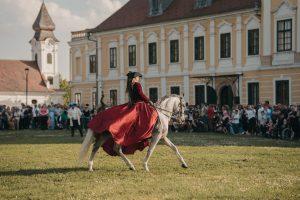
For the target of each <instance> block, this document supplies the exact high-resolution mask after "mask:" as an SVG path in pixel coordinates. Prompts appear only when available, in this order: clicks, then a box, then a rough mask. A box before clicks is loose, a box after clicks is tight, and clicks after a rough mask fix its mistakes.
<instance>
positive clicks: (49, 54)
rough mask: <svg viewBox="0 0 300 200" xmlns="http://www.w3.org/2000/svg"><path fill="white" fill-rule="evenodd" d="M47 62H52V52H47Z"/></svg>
mask: <svg viewBox="0 0 300 200" xmlns="http://www.w3.org/2000/svg"><path fill="white" fill-rule="evenodd" d="M47 63H48V64H52V54H51V53H48V54H47Z"/></svg>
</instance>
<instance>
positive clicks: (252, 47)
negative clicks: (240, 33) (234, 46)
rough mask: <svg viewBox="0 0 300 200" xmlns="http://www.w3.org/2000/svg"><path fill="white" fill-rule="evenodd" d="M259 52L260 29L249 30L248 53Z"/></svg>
mask: <svg viewBox="0 0 300 200" xmlns="http://www.w3.org/2000/svg"><path fill="white" fill-rule="evenodd" d="M258 54H259V29H253V30H248V55H249V56H253V55H258Z"/></svg>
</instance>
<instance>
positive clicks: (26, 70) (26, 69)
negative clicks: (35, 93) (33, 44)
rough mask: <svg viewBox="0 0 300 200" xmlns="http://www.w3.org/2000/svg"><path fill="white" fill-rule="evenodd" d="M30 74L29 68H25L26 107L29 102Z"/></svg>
mask: <svg viewBox="0 0 300 200" xmlns="http://www.w3.org/2000/svg"><path fill="white" fill-rule="evenodd" d="M28 74H29V68H28V67H27V68H25V75H26V106H27V100H28Z"/></svg>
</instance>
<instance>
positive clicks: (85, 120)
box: [82, 104, 91, 131]
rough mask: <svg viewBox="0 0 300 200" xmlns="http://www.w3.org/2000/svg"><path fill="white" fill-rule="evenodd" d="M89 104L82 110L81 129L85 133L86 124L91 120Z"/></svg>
mask: <svg viewBox="0 0 300 200" xmlns="http://www.w3.org/2000/svg"><path fill="white" fill-rule="evenodd" d="M89 106H90V105H89V104H86V105H85V106H84V108H83V111H82V114H83V118H82V119H83V120H82V121H83V128H84V129H85V130H86V131H87V130H88V126H87V125H88V123H89V121H90V120H91V111H90V109H89Z"/></svg>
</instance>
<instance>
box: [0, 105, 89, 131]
mask: <svg viewBox="0 0 300 200" xmlns="http://www.w3.org/2000/svg"><path fill="white" fill-rule="evenodd" d="M93 115H94V110H93V109H90V108H89V105H88V104H87V105H85V106H80V107H77V105H76V104H74V103H72V104H70V105H69V106H63V105H60V104H50V105H46V104H43V105H37V104H36V105H33V106H26V105H25V104H21V106H20V107H9V106H5V105H2V106H0V130H23V129H42V130H47V129H49V130H55V129H71V130H72V136H74V129H76V128H77V129H79V131H80V134H81V136H83V132H82V129H87V123H88V122H89V120H90V119H91V118H92V117H93ZM70 119H71V120H70Z"/></svg>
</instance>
